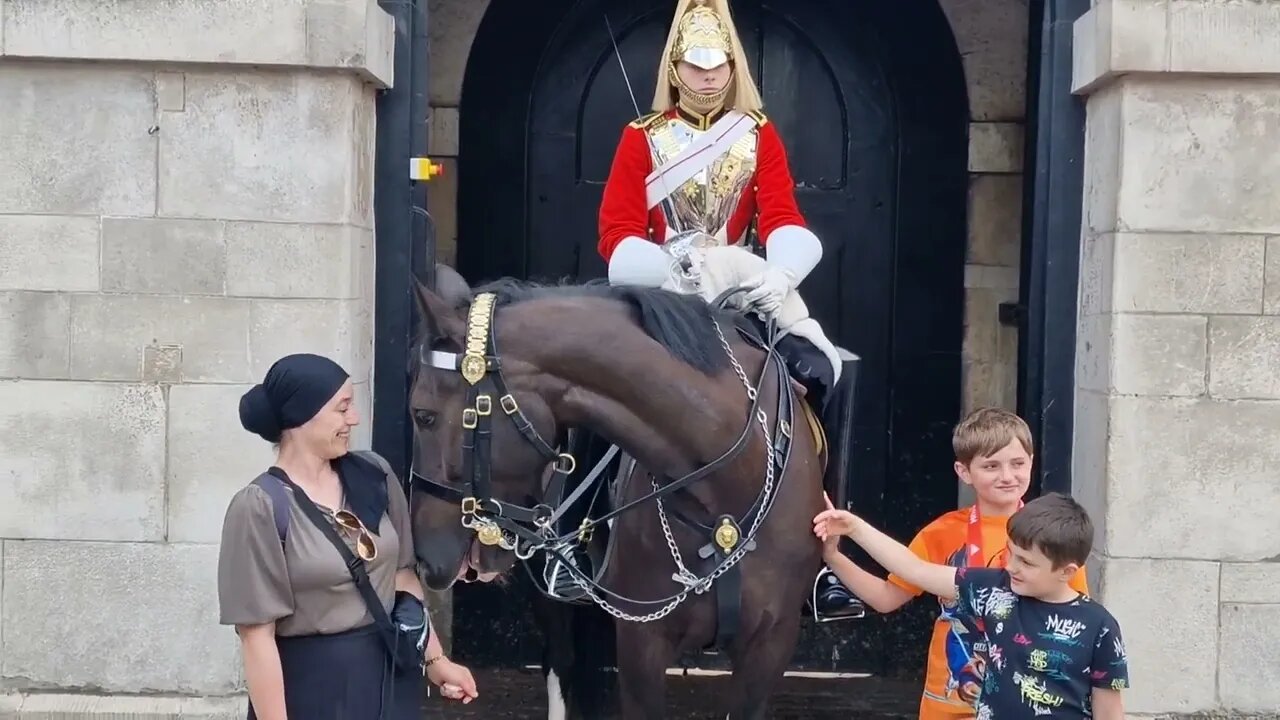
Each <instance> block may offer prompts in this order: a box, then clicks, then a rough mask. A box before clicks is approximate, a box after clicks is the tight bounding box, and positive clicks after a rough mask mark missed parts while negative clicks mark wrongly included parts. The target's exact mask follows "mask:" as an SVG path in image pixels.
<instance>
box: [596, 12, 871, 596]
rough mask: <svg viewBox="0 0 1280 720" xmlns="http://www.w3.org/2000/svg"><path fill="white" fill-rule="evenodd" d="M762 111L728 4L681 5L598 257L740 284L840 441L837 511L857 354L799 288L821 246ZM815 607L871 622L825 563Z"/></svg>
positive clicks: (625, 143)
mask: <svg viewBox="0 0 1280 720" xmlns="http://www.w3.org/2000/svg"><path fill="white" fill-rule="evenodd" d="M619 61H621V58H620V57H619ZM624 72H625V68H624ZM762 108H763V101H762V99H761V96H760V91H759V89H758V88H757V87H756V84H755V81H754V79H753V78H752V75H751V70H750V67H749V64H748V61H747V57H746V54H745V52H744V51H743V48H742V44H741V42H740V40H739V38H738V33H737V30H736V29H735V27H734V24H733V19H732V17H731V15H730V13H729V9H728V6H727V4H726V2H725V0H679V2H678V4H677V7H676V12H675V16H674V19H673V22H672V25H671V29H670V32H669V33H668V36H667V42H666V46H665V48H664V50H663V53H662V58H661V60H660V63H659V67H658V83H657V88H656V90H655V92H654V96H653V103H652V110H653V112H651V113H649V114H646V115H643V116H641V117H639V118H637V119H636V120H634V121H632V122H631V123H629V124H628V125H627V126H626V127H625V128H624V129H623V131H622V137H621V139H620V141H619V144H618V149H617V151H616V154H615V156H614V160H613V165H612V168H611V170H610V174H609V179H608V181H607V183H606V184H605V188H604V197H603V199H602V202H601V206H600V215H599V234H600V238H599V244H598V249H599V252H600V255H601V256H602V257H603V258H604V260H605V261H606V262H607V263H608V275H609V281H610V283H612V284H615V285H642V286H649V287H664V288H667V289H669V290H674V291H677V292H684V293H697V294H699V295H701V296H702V297H703V298H705V299H706V300H708V301H711V300H714V299H716V298H717V297H719V296H720V295H721V294H722V293H724V292H726V291H728V290H732V289H734V288H742V289H743V290H744V292H739V293H737V294H736V295H733V296H731V297H730V298H729V300H728V303H729V304H730V305H733V306H735V307H737V308H738V309H740V310H743V311H751V312H754V313H755V314H756V315H758V316H759V317H760V318H762V319H771V320H774V321H775V322H776V325H777V328H778V330H779V333H780V335H781V336H782V337H781V339H780V340H779V342H778V344H777V349H778V352H779V353H780V354H781V355H782V356H783V357H784V358H786V361H787V364H788V367H789V369H790V372H791V375H792V377H793V378H794V379H795V380H797V381H798V382H799V383H800V384H802V385H803V386H804V388H805V390H806V399H807V401H808V402H809V404H810V407H811V408H812V409H814V410H815V412H816V414H817V415H818V416H819V417H821V418H822V421H821V424H822V425H823V426H824V427H825V431H826V432H827V433H830V435H831V437H832V438H833V439H834V440H835V442H834V443H833V444H832V445H831V446H830V447H828V448H827V452H826V453H825V455H826V458H827V473H826V480H825V486H826V489H827V492H828V494H829V495H830V496H831V497H832V498H833V499H834V501H835V502H836V503H837V504H839V505H841V506H843V503H844V500H845V497H846V495H847V490H846V488H847V483H846V475H847V470H846V468H847V465H848V461H849V454H850V452H851V446H850V435H851V432H852V406H853V397H854V385H855V382H856V370H857V357H856V356H854V355H852V354H851V353H849V352H847V351H844V350H841V349H840V348H837V347H836V346H835V345H834V344H833V343H832V342H831V341H830V340H829V339H828V338H827V337H826V334H825V333H824V332H823V331H822V328H821V327H819V325H818V323H817V322H816V321H815V320H813V318H811V317H809V312H808V309H807V308H806V307H805V304H804V301H803V300H802V299H801V298H800V295H799V293H798V292H797V290H796V288H797V287H798V286H799V285H800V283H801V282H802V281H804V279H805V278H806V277H807V276H808V275H809V273H810V272H811V271H812V270H813V269H814V267H816V266H817V264H818V262H819V261H820V260H821V258H822V243H821V242H820V241H819V240H818V238H817V236H816V235H814V233H813V232H812V231H810V230H809V229H808V228H807V227H806V225H805V220H804V217H803V216H802V215H801V213H800V210H799V208H798V206H797V204H796V199H795V183H794V181H793V180H792V177H791V173H790V170H789V168H788V163H787V154H786V149H785V147H784V146H783V143H782V139H781V137H780V136H779V134H778V130H777V127H776V125H774V124H773V123H771V122H770V121H769V119H768V118H767V117H766V116H765V115H764V113H763V112H762ZM637 112H638V110H637ZM752 236H754V238H753V237H752ZM753 247H755V248H756V249H762V250H763V257H761V256H760V255H759V254H756V252H753ZM821 432H822V431H819V433H820V434H821ZM803 530H804V529H803V528H800V529H797V532H802V531H803ZM810 606H811V609H812V612H813V614H814V618H815V619H816V620H819V621H827V620H835V619H845V618H852V617H861V616H862V615H863V614H865V610H864V608H863V606H862V603H861V602H859V601H858V600H857V599H856V598H855V597H854V596H853V595H852V594H851V593H849V592H848V590H847V589H845V588H844V587H843V586H842V585H841V584H840V583H839V581H838V580H837V579H836V578H835V576H834V574H832V573H831V572H830V570H829V569H827V568H823V569H822V571H821V572H820V573H819V574H818V576H817V578H816V579H815V581H814V590H813V593H812V594H811V597H810Z"/></svg>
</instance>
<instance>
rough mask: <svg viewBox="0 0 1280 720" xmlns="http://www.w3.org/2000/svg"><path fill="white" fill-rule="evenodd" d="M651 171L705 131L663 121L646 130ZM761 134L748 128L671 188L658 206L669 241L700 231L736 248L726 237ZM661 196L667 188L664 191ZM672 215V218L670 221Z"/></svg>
mask: <svg viewBox="0 0 1280 720" xmlns="http://www.w3.org/2000/svg"><path fill="white" fill-rule="evenodd" d="M646 132H648V134H649V137H650V139H651V140H652V143H651V146H650V147H651V152H652V153H653V155H654V158H653V159H654V165H655V167H657V166H661V165H665V164H666V163H668V162H671V160H672V159H674V158H676V157H679V156H680V154H681V153H682V152H684V150H685V148H687V147H689V145H691V144H692V143H693V142H694V141H695V140H697V139H698V137H700V136H701V135H702V134H703V133H705V132H706V131H705V130H698V129H696V128H694V127H693V126H691V125H690V124H689V123H687V122H685V121H684V120H682V119H680V118H678V117H675V118H666V119H664V120H661V121H659V122H656V123H654V124H653V125H651V126H650V127H648V128H646ZM759 137H760V132H759V129H758V128H752V129H751V131H750V132H748V133H747V134H745V135H743V136H742V137H741V138H739V139H738V141H737V142H735V143H734V144H733V145H732V146H730V147H729V150H728V151H727V152H724V153H723V154H721V156H720V157H718V158H716V159H714V160H712V161H711V163H709V164H708V165H707V166H706V167H705V168H703V169H702V170H700V171H699V172H698V173H697V174H696V175H694V176H693V177H691V178H689V179H688V180H686V181H685V182H684V183H683V184H682V185H680V187H677V188H672V192H671V194H670V196H669V198H670V201H671V202H670V203H663V204H661V205H659V207H661V208H662V209H663V214H664V215H666V219H667V226H668V235H669V236H670V235H674V234H677V233H684V232H688V231H691V230H699V231H701V232H704V233H706V234H707V235H710V236H712V237H714V238H715V239H716V240H717V241H718V242H719V243H720V244H729V243H730V242H735V241H736V240H737V239H736V238H732V239H731V238H728V237H727V229H726V226H727V225H728V223H729V218H730V216H731V215H733V211H734V209H735V208H737V207H738V202H739V201H740V200H741V199H742V194H743V191H744V190H746V188H747V184H748V183H749V182H751V176H752V175H754V174H755V170H756V154H757V148H758V147H759ZM663 189H664V190H665V188H663ZM673 215H674V217H673Z"/></svg>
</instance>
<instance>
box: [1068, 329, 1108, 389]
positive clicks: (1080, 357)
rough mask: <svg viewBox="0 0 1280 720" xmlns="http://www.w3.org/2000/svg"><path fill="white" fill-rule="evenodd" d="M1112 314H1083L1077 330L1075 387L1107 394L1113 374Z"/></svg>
mask: <svg viewBox="0 0 1280 720" xmlns="http://www.w3.org/2000/svg"><path fill="white" fill-rule="evenodd" d="M1115 317H1116V316H1115V315H1082V316H1081V317H1080V319H1079V322H1078V325H1077V327H1076V387H1077V388H1079V389H1081V390H1093V391H1095V392H1100V393H1110V392H1111V391H1112V388H1113V381H1112V373H1113V372H1114V371H1115V361H1114V355H1113V353H1112V347H1113V346H1114V342H1115V340H1114V336H1113V335H1112V332H1111V323H1112V321H1113V320H1114V319H1115Z"/></svg>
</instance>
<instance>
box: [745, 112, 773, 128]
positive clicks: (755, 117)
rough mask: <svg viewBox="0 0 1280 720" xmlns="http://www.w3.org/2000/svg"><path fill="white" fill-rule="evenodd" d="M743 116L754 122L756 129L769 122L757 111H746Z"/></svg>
mask: <svg viewBox="0 0 1280 720" xmlns="http://www.w3.org/2000/svg"><path fill="white" fill-rule="evenodd" d="M745 114H746V115H747V116H748V117H750V118H751V119H752V120H755V121H756V127H763V126H764V124H765V123H767V122H769V118H767V117H765V116H764V113H762V112H760V111H759V110H748V111H746V113H745Z"/></svg>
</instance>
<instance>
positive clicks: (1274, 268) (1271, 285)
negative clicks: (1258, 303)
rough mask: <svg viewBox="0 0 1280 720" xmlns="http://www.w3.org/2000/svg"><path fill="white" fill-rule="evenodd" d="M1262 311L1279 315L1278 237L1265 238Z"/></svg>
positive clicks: (1279, 252)
mask: <svg viewBox="0 0 1280 720" xmlns="http://www.w3.org/2000/svg"><path fill="white" fill-rule="evenodd" d="M1266 255H1267V262H1266V271H1265V274H1264V286H1265V287H1264V290H1263V302H1262V311H1263V312H1264V313H1266V314H1268V315H1280V237H1272V238H1267V251H1266Z"/></svg>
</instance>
